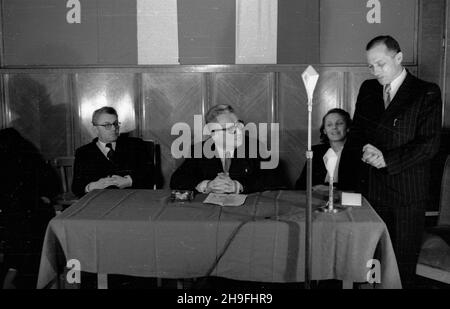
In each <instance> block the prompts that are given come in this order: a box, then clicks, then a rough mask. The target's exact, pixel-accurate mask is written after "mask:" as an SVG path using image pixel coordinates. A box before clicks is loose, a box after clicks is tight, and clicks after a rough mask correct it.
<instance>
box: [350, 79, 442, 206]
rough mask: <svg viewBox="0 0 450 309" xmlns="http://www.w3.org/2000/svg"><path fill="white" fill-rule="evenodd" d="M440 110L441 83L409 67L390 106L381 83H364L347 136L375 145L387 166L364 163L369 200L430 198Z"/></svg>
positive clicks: (386, 203)
mask: <svg viewBox="0 0 450 309" xmlns="http://www.w3.org/2000/svg"><path fill="white" fill-rule="evenodd" d="M441 112H442V101H441V92H440V89H439V87H438V86H437V85H436V84H433V83H428V82H425V81H422V80H420V79H418V78H416V77H414V76H413V75H411V74H410V73H409V72H408V73H407V76H406V78H405V80H404V82H403V83H402V85H401V86H400V88H399V89H398V91H397V94H396V95H395V97H394V98H393V100H392V101H391V103H390V105H389V106H388V108H387V109H386V110H385V109H384V102H383V87H382V86H381V85H380V84H379V82H378V81H377V80H375V79H372V80H366V81H365V82H364V83H363V84H362V85H361V88H360V91H359V95H358V99H357V102H356V110H355V114H354V117H353V118H354V119H353V127H352V129H351V131H350V134H349V141H350V142H351V143H352V144H354V145H357V146H358V147H362V146H363V145H364V144H366V143H370V144H372V145H374V146H375V147H377V148H378V149H380V150H381V151H382V153H383V156H384V159H385V162H386V165H387V167H386V168H382V169H379V170H378V169H376V168H374V167H369V166H368V165H367V164H365V166H366V168H367V172H368V177H369V178H368V192H367V193H366V194H367V197H368V199H369V201H370V202H371V203H375V204H380V205H384V206H395V205H404V204H405V203H409V202H411V201H420V200H425V199H427V198H428V192H429V175H430V160H431V159H432V157H433V156H434V155H435V154H436V152H437V151H438V148H439V139H440V130H441V117H442V116H441Z"/></svg>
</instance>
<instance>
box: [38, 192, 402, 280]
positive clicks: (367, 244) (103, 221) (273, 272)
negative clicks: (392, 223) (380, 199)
mask: <svg viewBox="0 0 450 309" xmlns="http://www.w3.org/2000/svg"><path fill="white" fill-rule="evenodd" d="M205 198H206V195H204V194H199V195H197V196H196V197H195V198H194V200H193V201H191V202H172V201H171V200H170V191H167V190H100V191H99V190H96V191H93V192H90V193H89V194H87V195H85V196H84V197H83V198H81V199H80V200H79V201H78V202H76V203H75V204H73V205H72V206H71V207H69V208H68V209H66V210H65V211H64V212H63V213H62V214H60V215H58V216H56V217H55V218H53V219H52V220H51V221H50V223H49V225H48V227H47V231H46V236H45V240H44V244H43V249H42V256H41V263H40V269H39V278H38V288H43V287H48V285H49V284H50V283H51V282H53V283H54V282H55V280H54V279H55V278H57V276H58V273H60V272H61V270H62V269H63V268H64V266H65V262H66V260H69V259H76V260H78V261H79V262H80V266H81V270H82V271H87V272H92V273H97V274H102V275H104V274H122V275H133V276H141V277H158V278H172V279H174V278H195V277H204V276H206V275H211V276H219V277H225V278H229V279H235V280H246V281H258V282H301V281H304V258H305V254H304V251H305V237H304V235H305V222H304V218H305V204H306V197H305V192H303V191H266V192H261V193H254V194H250V195H248V197H247V200H246V202H245V204H244V205H242V206H239V207H221V206H216V205H211V204H203V203H202V201H203V200H204V199H205ZM322 205H323V200H322V199H321V197H320V196H314V197H313V208H318V207H319V206H322ZM312 237H313V248H312V252H313V259H312V260H313V266H312V279H313V280H326V279H339V280H344V281H345V282H366V278H367V273H368V271H369V268H368V267H367V265H366V264H367V262H368V260H370V259H372V258H373V257H374V254H375V250H376V248H377V246H378V250H379V251H380V252H381V254H380V257H379V260H380V263H381V284H379V285H377V286H378V287H382V288H401V282H400V276H399V272H398V268H397V262H396V259H395V255H394V251H393V248H392V244H391V240H390V237H389V233H388V230H387V228H386V225H385V224H384V222H383V221H382V220H381V218H380V217H379V216H378V215H377V213H376V212H375V211H374V210H373V208H372V207H371V206H370V205H369V203H368V202H367V201H366V200H365V199H364V198H363V205H362V206H361V207H348V208H346V209H345V210H344V211H343V212H341V213H338V214H335V215H330V214H326V213H318V212H313V224H312ZM103 278H104V276H103ZM52 280H53V281H52ZM56 282H57V280H56Z"/></svg>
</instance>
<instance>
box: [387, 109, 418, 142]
mask: <svg viewBox="0 0 450 309" xmlns="http://www.w3.org/2000/svg"><path fill="white" fill-rule="evenodd" d="M408 116H412V115H406V117H405V116H401V117H397V118H394V119H393V121H392V126H391V130H392V133H393V137H394V138H393V142H394V144H396V145H402V144H405V143H408V142H409V141H411V140H412V139H414V135H415V131H416V121H415V119H414V117H408Z"/></svg>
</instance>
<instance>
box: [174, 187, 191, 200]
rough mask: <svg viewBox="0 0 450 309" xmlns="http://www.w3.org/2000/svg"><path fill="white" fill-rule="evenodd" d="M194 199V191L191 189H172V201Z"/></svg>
mask: <svg viewBox="0 0 450 309" xmlns="http://www.w3.org/2000/svg"><path fill="white" fill-rule="evenodd" d="M193 199H194V191H191V190H172V192H171V193H170V200H171V201H172V202H186V201H188V202H189V201H192V200H193Z"/></svg>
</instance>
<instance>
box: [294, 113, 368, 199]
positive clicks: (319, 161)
mask: <svg viewBox="0 0 450 309" xmlns="http://www.w3.org/2000/svg"><path fill="white" fill-rule="evenodd" d="M350 126H351V118H350V114H349V113H347V112H346V111H345V110H343V109H340V108H333V109H331V110H329V111H328V112H327V113H326V114H325V116H323V118H322V125H321V127H320V139H321V141H322V143H321V144H318V145H314V146H313V147H312V151H313V152H314V155H313V160H312V186H313V190H316V189H321V188H323V186H324V185H326V186H328V183H329V176H328V173H327V170H326V167H325V164H324V162H323V156H324V155H325V153H326V152H327V151H328V149H329V148H330V147H331V148H332V149H333V150H334V152H335V153H336V154H337V156H338V161H337V164H336V169H335V171H334V186H335V187H336V188H337V189H339V190H343V191H356V192H358V191H360V188H361V185H360V165H361V156H362V153H361V150H360V149H359V148H352V147H350V146H347V147H345V142H346V140H347V133H348V131H349V129H350ZM295 188H296V189H297V190H306V163H305V165H304V167H303V170H302V173H301V175H300V178H299V179H298V180H297V182H296V184H295Z"/></svg>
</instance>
